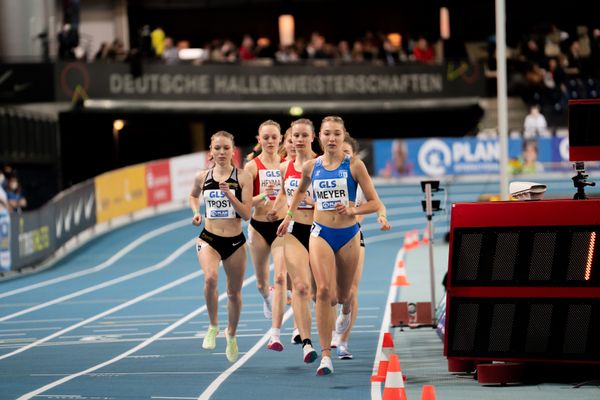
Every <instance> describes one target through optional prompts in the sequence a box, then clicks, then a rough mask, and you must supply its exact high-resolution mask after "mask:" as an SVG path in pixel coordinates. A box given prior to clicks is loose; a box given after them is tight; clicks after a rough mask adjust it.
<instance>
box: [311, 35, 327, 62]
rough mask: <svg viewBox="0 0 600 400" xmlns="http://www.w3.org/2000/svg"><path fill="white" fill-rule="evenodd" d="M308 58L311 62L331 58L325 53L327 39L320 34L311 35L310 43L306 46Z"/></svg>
mask: <svg viewBox="0 0 600 400" xmlns="http://www.w3.org/2000/svg"><path fill="white" fill-rule="evenodd" d="M306 52H307V53H308V58H309V59H311V60H322V59H328V58H330V56H329V55H328V54H327V53H326V51H325V37H324V36H323V35H321V34H320V33H319V32H313V33H312V34H311V35H310V42H309V43H308V46H306Z"/></svg>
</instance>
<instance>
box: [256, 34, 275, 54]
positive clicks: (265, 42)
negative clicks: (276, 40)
mask: <svg viewBox="0 0 600 400" xmlns="http://www.w3.org/2000/svg"><path fill="white" fill-rule="evenodd" d="M256 58H275V49H273V47H272V46H271V39H269V38H268V37H261V38H259V39H258V40H257V41H256Z"/></svg>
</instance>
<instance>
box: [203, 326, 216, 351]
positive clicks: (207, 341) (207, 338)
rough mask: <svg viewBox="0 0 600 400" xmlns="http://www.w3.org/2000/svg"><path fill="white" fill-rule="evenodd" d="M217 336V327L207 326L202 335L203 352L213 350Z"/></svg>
mask: <svg viewBox="0 0 600 400" xmlns="http://www.w3.org/2000/svg"><path fill="white" fill-rule="evenodd" d="M218 334H219V327H218V326H212V325H209V326H208V330H207V331H206V334H205V335H204V340H203V341H202V348H203V349H205V350H214V349H215V347H217V340H216V339H217V335H218Z"/></svg>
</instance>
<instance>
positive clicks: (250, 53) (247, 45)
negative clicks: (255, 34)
mask: <svg viewBox="0 0 600 400" xmlns="http://www.w3.org/2000/svg"><path fill="white" fill-rule="evenodd" d="M239 54H240V60H241V61H249V60H254V59H255V58H256V54H254V39H252V36H250V35H244V38H243V39H242V45H241V46H240V50H239Z"/></svg>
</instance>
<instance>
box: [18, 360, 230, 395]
mask: <svg viewBox="0 0 600 400" xmlns="http://www.w3.org/2000/svg"><path fill="white" fill-rule="evenodd" d="M223 354H225V353H223ZM218 373H219V372H218V371H154V372H106V373H95V374H89V375H88V376H127V375H216V374H218ZM29 376H69V374H29ZM194 400H196V398H195V397H194Z"/></svg>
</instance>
